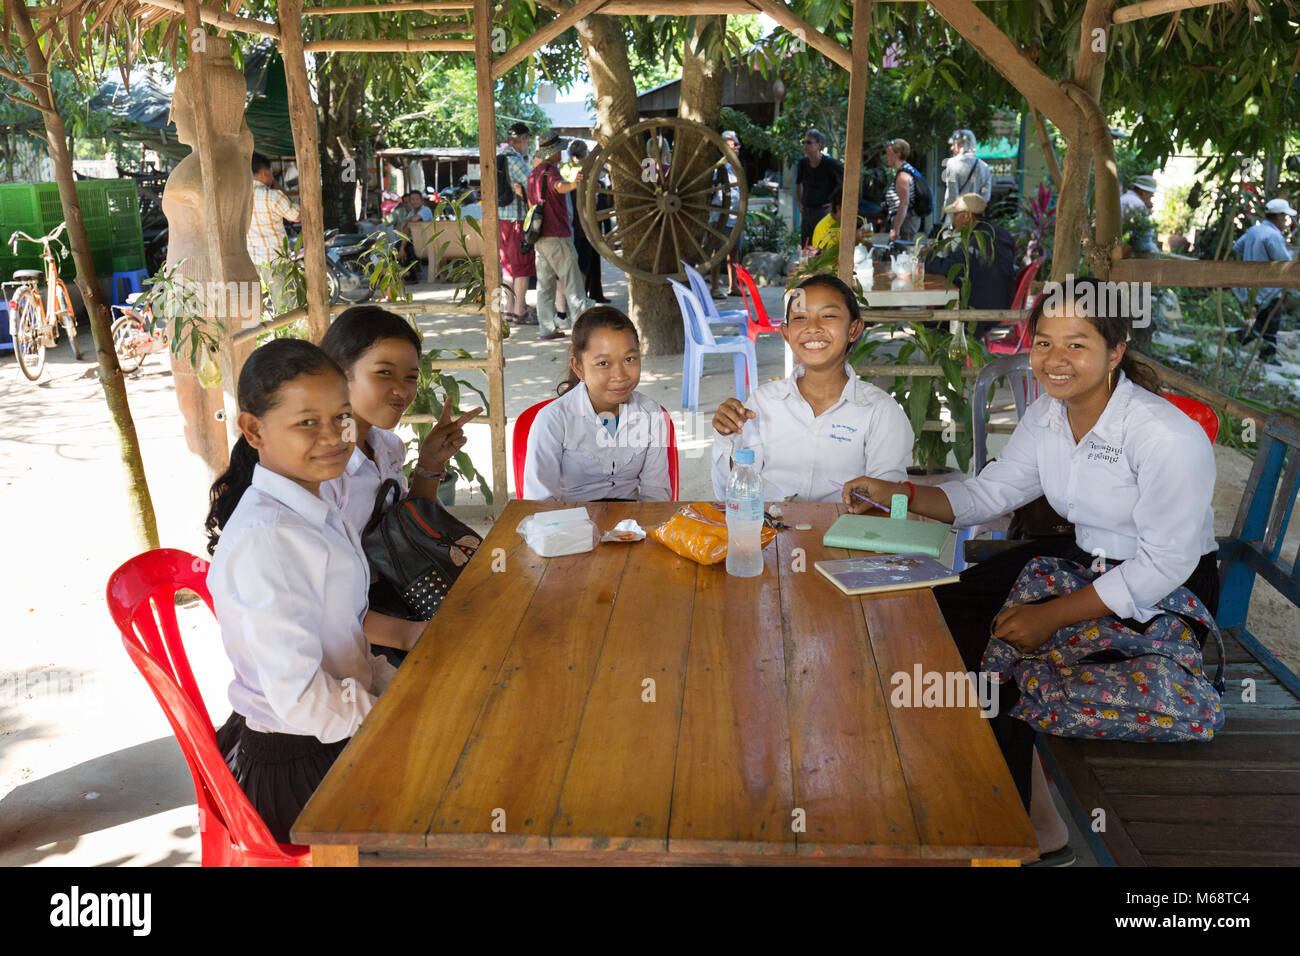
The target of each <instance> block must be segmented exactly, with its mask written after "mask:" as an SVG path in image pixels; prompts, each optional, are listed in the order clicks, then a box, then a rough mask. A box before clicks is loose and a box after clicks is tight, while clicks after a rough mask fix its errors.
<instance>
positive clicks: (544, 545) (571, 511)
mask: <svg viewBox="0 0 1300 956" xmlns="http://www.w3.org/2000/svg"><path fill="white" fill-rule="evenodd" d="M515 530H516V531H517V532H518V533H519V534H520V535H522V536H523V539H524V540H525V541H526V542H528V547H530V548H532V549H533V551H535V552H536V553H537V554H539V555H540V556H541V557H543V558H558V557H562V556H563V555H566V554H582V553H583V552H585V551H590V550H592V549H593V548H594V547H595V546H596V525H595V523H594V522H593V521H592V520H591V518H590V516H589V515H588V514H587V509H586V508H566V509H564V510H563V511H539V512H537V513H536V514H531V515H529V516H528V517H527V518H525V519H524V520H523V521H521V522H519V525H518V527H516V528H515Z"/></svg>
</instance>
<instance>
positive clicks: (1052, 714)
mask: <svg viewBox="0 0 1300 956" xmlns="http://www.w3.org/2000/svg"><path fill="white" fill-rule="evenodd" d="M1101 573H1103V572H1097V571H1092V570H1091V569H1089V568H1085V567H1084V566H1083V565H1081V564H1077V563H1075V562H1073V561H1067V560H1065V559H1064V558H1045V557H1039V558H1034V559H1033V560H1032V561H1030V562H1029V563H1028V564H1026V565H1025V567H1024V569H1023V570H1022V571H1021V572H1020V576H1019V577H1018V578H1016V583H1015V586H1014V587H1013V588H1012V589H1011V593H1010V594H1008V595H1007V600H1006V603H1005V604H1004V605H1003V609H1004V610H1005V609H1006V608H1009V607H1012V606H1014V605H1018V604H1035V603H1038V602H1041V601H1044V600H1047V599H1049V598H1053V597H1056V596H1058V595H1063V594H1071V593H1073V592H1074V591H1078V590H1081V589H1082V588H1086V587H1087V586H1088V585H1089V584H1091V583H1092V582H1093V581H1094V580H1096V579H1097V578H1098V577H1100V576H1101ZM1155 606H1156V608H1157V609H1159V610H1160V611H1161V612H1162V613H1160V614H1159V615H1158V616H1156V617H1154V618H1152V619H1151V620H1150V621H1147V622H1146V624H1145V625H1139V626H1141V627H1142V628H1143V630H1141V631H1138V630H1134V629H1133V627H1132V625H1133V624H1134V623H1135V622H1133V621H1121V620H1120V619H1118V618H1116V617H1114V616H1113V615H1110V616H1107V617H1103V618H1098V619H1097V620H1093V621H1080V622H1079V623H1077V624H1070V625H1068V626H1066V627H1063V628H1061V629H1060V630H1059V631H1057V632H1056V633H1055V634H1053V635H1052V636H1051V637H1049V638H1048V639H1047V641H1046V642H1044V643H1043V644H1042V645H1041V646H1039V647H1037V648H1035V649H1034V651H1032V652H1031V653H1029V654H1026V655H1021V653H1020V651H1018V650H1016V649H1015V648H1014V647H1012V646H1011V645H1010V644H1007V643H1006V642H1004V641H1002V640H1000V639H998V638H996V637H994V638H991V639H990V640H989V643H988V647H987V648H985V650H984V660H983V663H982V664H981V665H980V666H981V670H984V671H989V672H994V673H995V675H996V676H995V680H998V681H999V682H1001V681H1006V680H1011V679H1014V680H1015V682H1016V683H1017V684H1018V685H1019V686H1020V700H1018V701H1017V702H1016V704H1015V706H1013V707H1012V708H1011V711H1010V714H1011V716H1012V717H1018V718H1019V719H1021V720H1023V721H1025V722H1026V723H1027V724H1029V725H1030V726H1031V727H1033V728H1034V729H1035V730H1038V731H1041V732H1042V733H1047V734H1055V735H1056V736H1058V737H1088V738H1093V737H1100V738H1105V739H1108V740H1132V741H1139V742H1153V743H1156V742H1159V743H1163V742H1170V741H1208V740H1211V739H1212V738H1213V737H1214V734H1215V732H1216V731H1217V730H1218V729H1219V728H1220V727H1222V726H1223V719H1224V715H1223V707H1222V706H1221V704H1220V702H1219V701H1220V698H1221V696H1222V695H1223V693H1224V689H1225V684H1224V682H1223V656H1224V655H1223V640H1222V638H1221V637H1220V636H1219V628H1218V625H1217V624H1216V623H1215V621H1214V618H1213V617H1212V616H1211V615H1210V612H1209V610H1208V609H1207V608H1206V607H1205V605H1204V604H1202V603H1201V602H1200V601H1199V600H1198V599H1197V598H1196V596H1195V595H1193V594H1192V592H1191V591H1189V590H1187V588H1185V587H1179V588H1176V589H1174V590H1173V591H1172V592H1170V593H1169V594H1168V595H1167V596H1166V597H1165V598H1164V599H1162V600H1161V601H1159V602H1157V603H1156V605H1155ZM1210 636H1213V638H1214V641H1215V643H1216V645H1217V646H1218V649H1219V668H1218V673H1216V674H1215V677H1214V680H1213V681H1211V680H1210V679H1209V678H1207V677H1206V676H1205V672H1204V671H1203V670H1202V664H1203V663H1204V660H1203V658H1202V657H1201V641H1200V640H1199V639H1200V638H1208V637H1210Z"/></svg>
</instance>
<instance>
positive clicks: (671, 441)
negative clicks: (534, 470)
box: [510, 398, 679, 501]
mask: <svg viewBox="0 0 1300 956" xmlns="http://www.w3.org/2000/svg"><path fill="white" fill-rule="evenodd" d="M553 401H555V399H553V398H548V399H547V400H546V401H544V402H538V403H537V404H536V405H532V406H530V407H528V408H526V409H524V413H523V414H522V415H520V416H519V418H517V419H516V420H515V433H514V437H513V438H512V439H511V442H510V457H511V459H512V461H513V462H514V466H515V497H516V498H519V499H521V500H522V499H523V497H524V467H525V466H526V465H527V464H528V433H529V432H530V431H532V430H533V420H534V419H535V418H536V417H537V413H538V412H540V411H541V410H542V406H544V405H549V404H550V403H551V402H553ZM659 409H660V411H662V412H663V413H664V422H665V423H666V425H667V429H668V431H667V434H668V484H669V486H670V487H671V488H672V493H673V501H676V500H677V495H678V493H679V486H678V477H677V476H678V470H679V465H678V462H677V429H676V428H674V427H673V417H672V416H671V415H669V414H668V409H666V408H664V407H663V406H662V405H660V406H659Z"/></svg>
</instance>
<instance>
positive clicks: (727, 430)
mask: <svg viewBox="0 0 1300 956" xmlns="http://www.w3.org/2000/svg"><path fill="white" fill-rule="evenodd" d="M865 327H866V325H865V323H864V322H863V320H862V314H861V311H860V309H859V307H858V300H857V297H856V296H855V295H854V294H853V290H852V289H850V288H849V287H848V286H847V285H845V284H844V283H843V282H842V281H841V280H840V279H839V278H838V277H836V276H833V275H824V274H823V275H814V276H810V277H809V278H807V279H805V280H803V281H802V282H800V283H799V285H797V286H796V287H795V288H794V290H793V291H792V292H790V293H789V294H788V296H787V299H786V309H785V322H784V323H782V325H781V336H782V338H784V339H785V340H786V342H787V343H788V344H789V346H790V348H791V350H792V351H793V352H794V357H795V359H796V360H797V361H798V363H799V365H798V366H797V367H796V368H795V370H794V372H793V374H791V375H790V377H789V378H785V379H782V380H781V381H779V382H765V383H764V384H762V385H758V384H757V383H753V385H752V389H751V391H750V395H749V399H748V401H746V402H744V403H743V404H742V403H741V401H740V399H738V398H729V399H727V400H726V401H725V402H723V403H722V404H721V405H719V406H718V411H717V413H716V414H715V415H714V416H713V427H714V430H715V431H717V433H718V435H719V436H720V437H717V438H715V439H714V440H713V490H714V493H715V494H716V495H717V496H718V497H719V498H722V497H725V495H726V492H727V478H728V476H729V474H730V472H731V453H732V451H733V450H734V449H736V448H751V449H753V450H754V468H755V469H756V470H757V471H758V473H759V474H760V476H761V477H762V479H763V489H764V493H763V497H764V498H766V499H767V500H769V501H780V500H782V499H784V498H788V497H790V496H791V495H797V496H798V498H799V500H800V501H839V500H840V489H839V485H838V484H836V483H838V482H844V481H847V480H848V479H849V478H851V477H853V476H854V475H869V476H871V477H873V478H881V479H885V480H889V481H901V480H902V479H904V478H906V477H907V462H908V459H909V458H911V455H912V446H913V444H914V443H915V436H914V435H913V433H912V425H911V423H910V422H909V421H908V418H907V415H906V413H905V412H904V411H903V409H902V407H901V406H899V404H898V402H896V401H894V399H893V398H892V397H891V396H890V395H889V394H888V393H887V392H885V391H884V390H883V389H880V388H877V387H876V386H875V385H872V384H871V383H870V382H864V381H863V380H862V379H860V378H858V374H857V373H856V372H855V371H854V370H853V367H852V366H851V365H849V364H848V361H847V358H848V354H849V349H850V348H852V346H853V343H854V342H856V341H857V340H858V338H859V337H860V336H861V335H862V332H863V330H864V329H865ZM750 421H753V424H747V422H750ZM737 436H739V437H738V438H737Z"/></svg>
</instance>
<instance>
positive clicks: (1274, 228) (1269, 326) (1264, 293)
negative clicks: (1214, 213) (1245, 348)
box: [1232, 199, 1296, 359]
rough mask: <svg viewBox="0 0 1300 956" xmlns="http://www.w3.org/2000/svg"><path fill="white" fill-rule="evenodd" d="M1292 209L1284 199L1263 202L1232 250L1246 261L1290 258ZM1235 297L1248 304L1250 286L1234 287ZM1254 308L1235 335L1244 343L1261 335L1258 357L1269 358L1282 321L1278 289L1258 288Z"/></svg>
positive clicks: (1275, 347) (1286, 259) (1273, 350)
mask: <svg viewBox="0 0 1300 956" xmlns="http://www.w3.org/2000/svg"><path fill="white" fill-rule="evenodd" d="M1294 215H1296V211H1295V210H1294V209H1293V208H1292V207H1291V204H1290V203H1288V202H1287V201H1286V200H1285V199H1270V200H1269V201H1268V203H1267V204H1266V205H1265V206H1264V218H1263V219H1261V220H1260V221H1259V222H1257V223H1255V225H1253V226H1251V227H1250V228H1249V229H1247V230H1246V232H1245V233H1244V234H1243V235H1242V237H1241V238H1240V239H1238V240H1237V241H1236V242H1235V243H1233V245H1232V251H1233V252H1234V253H1236V254H1237V255H1239V256H1241V258H1242V259H1243V260H1245V261H1246V262H1285V261H1288V260H1289V259H1290V258H1291V255H1290V253H1288V252H1287V248H1286V231H1287V217H1288V216H1294ZM1234 291H1235V292H1236V293H1237V298H1238V299H1240V300H1241V304H1242V305H1243V306H1247V308H1249V302H1250V296H1251V293H1252V292H1253V291H1254V290H1252V289H1236V290H1234ZM1255 305H1256V306H1257V307H1258V310H1259V311H1258V312H1257V313H1256V314H1255V322H1254V324H1253V325H1252V326H1251V327H1250V328H1249V329H1240V330H1238V332H1237V339H1238V340H1239V341H1240V342H1242V343H1243V344H1245V343H1246V342H1250V341H1252V340H1253V339H1254V338H1255V336H1257V335H1262V336H1263V337H1264V344H1263V346H1262V347H1261V349H1260V353H1259V354H1260V357H1261V358H1265V359H1267V358H1272V357H1273V353H1274V352H1276V351H1277V330H1278V326H1279V325H1281V324H1282V290H1281V289H1260V290H1259V293H1258V295H1256V296H1255Z"/></svg>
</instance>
